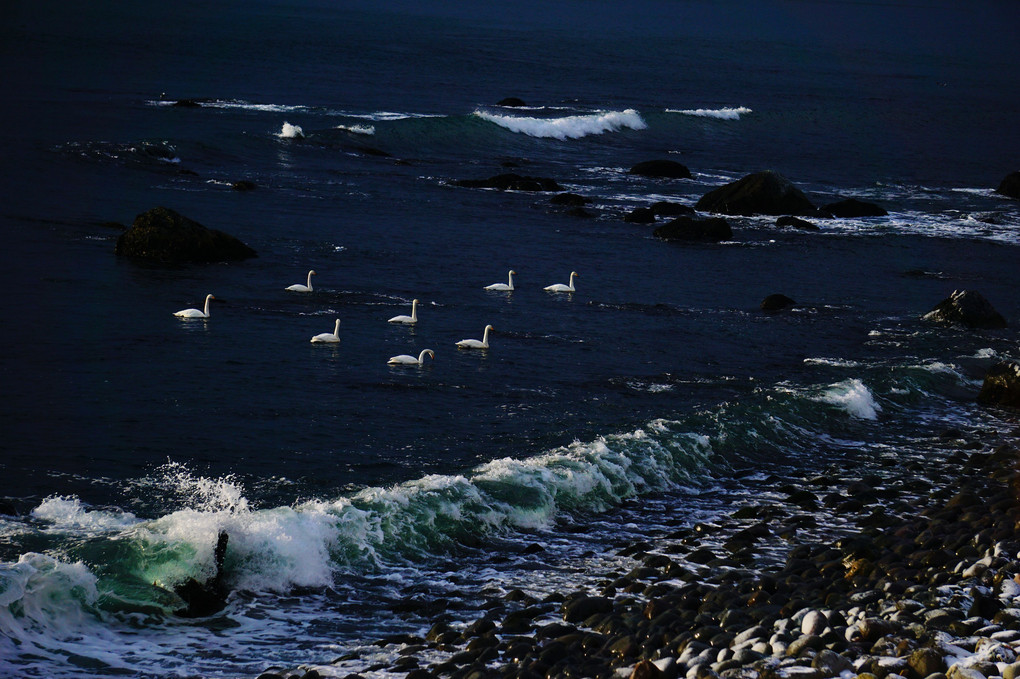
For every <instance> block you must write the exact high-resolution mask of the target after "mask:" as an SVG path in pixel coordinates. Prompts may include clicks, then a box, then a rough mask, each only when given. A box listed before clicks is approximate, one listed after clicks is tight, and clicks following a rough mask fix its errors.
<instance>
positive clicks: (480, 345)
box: [457, 325, 495, 349]
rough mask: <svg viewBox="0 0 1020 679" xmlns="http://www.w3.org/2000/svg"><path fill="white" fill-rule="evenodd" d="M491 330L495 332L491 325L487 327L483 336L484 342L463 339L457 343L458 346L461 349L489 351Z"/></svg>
mask: <svg viewBox="0 0 1020 679" xmlns="http://www.w3.org/2000/svg"><path fill="white" fill-rule="evenodd" d="M490 330H495V328H493V327H492V326H491V325H487V326H485V334H483V335H482V340H481V341H480V342H479V341H478V340H476V339H463V340H461V341H459V342H457V346H458V347H460V348H461V349H488V348H489V331H490Z"/></svg>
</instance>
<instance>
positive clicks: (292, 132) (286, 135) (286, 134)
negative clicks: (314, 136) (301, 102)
mask: <svg viewBox="0 0 1020 679" xmlns="http://www.w3.org/2000/svg"><path fill="white" fill-rule="evenodd" d="M276 136H277V137H279V138H280V139H301V138H303V137H304V136H305V131H304V130H302V129H301V127H300V126H298V125H291V124H290V123H288V122H284V123H283V127H282V128H281V129H280V131H279V132H278V133H277V135H276Z"/></svg>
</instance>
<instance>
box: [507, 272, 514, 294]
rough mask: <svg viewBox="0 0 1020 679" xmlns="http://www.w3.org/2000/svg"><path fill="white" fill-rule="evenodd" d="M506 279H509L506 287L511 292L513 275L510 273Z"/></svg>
mask: <svg viewBox="0 0 1020 679" xmlns="http://www.w3.org/2000/svg"><path fill="white" fill-rule="evenodd" d="M507 277H508V278H509V279H510V282H509V283H507V287H508V288H510V289H511V290H513V289H514V275H513V273H512V272H511V273H510V274H508V276H507Z"/></svg>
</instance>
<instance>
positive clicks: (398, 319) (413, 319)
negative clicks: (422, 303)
mask: <svg viewBox="0 0 1020 679" xmlns="http://www.w3.org/2000/svg"><path fill="white" fill-rule="evenodd" d="M417 322H418V300H414V301H412V302H411V315H410V316H394V317H393V318H391V319H390V323H403V324H404V325H414V324H415V323H417Z"/></svg>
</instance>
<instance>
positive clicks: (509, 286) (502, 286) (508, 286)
mask: <svg viewBox="0 0 1020 679" xmlns="http://www.w3.org/2000/svg"><path fill="white" fill-rule="evenodd" d="M516 273H517V272H516V271H514V270H513V269H510V274H509V278H510V282H509V283H493V284H492V285H486V286H485V289H486V290H500V291H506V292H513V290H514V275H515V274H516Z"/></svg>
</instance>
